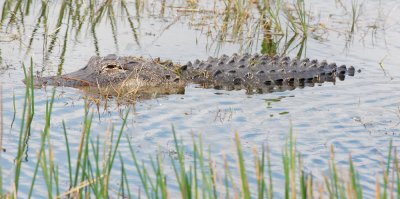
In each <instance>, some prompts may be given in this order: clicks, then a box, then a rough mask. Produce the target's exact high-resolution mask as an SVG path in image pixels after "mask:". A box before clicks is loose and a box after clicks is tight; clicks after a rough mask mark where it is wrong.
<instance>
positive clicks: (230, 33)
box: [0, 0, 400, 198]
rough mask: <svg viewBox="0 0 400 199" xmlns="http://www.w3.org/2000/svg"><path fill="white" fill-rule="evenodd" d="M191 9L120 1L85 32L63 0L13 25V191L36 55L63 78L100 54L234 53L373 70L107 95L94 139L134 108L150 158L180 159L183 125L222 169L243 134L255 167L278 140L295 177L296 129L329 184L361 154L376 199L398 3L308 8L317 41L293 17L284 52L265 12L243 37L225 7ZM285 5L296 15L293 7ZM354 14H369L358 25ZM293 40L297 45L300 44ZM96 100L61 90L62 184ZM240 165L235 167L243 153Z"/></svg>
mask: <svg viewBox="0 0 400 199" xmlns="http://www.w3.org/2000/svg"><path fill="white" fill-rule="evenodd" d="M137 2H139V5H138V4H137ZM188 2H189V1H171V2H169V1H167V2H165V1H143V2H142V1H133V2H129V1H128V2H127V3H126V4H125V5H124V6H126V10H125V9H123V7H124V6H122V5H120V3H115V5H114V6H112V8H113V10H112V9H109V10H107V11H106V14H104V16H102V17H100V19H99V21H98V22H97V24H96V25H95V28H92V27H91V24H87V22H83V25H82V27H81V30H79V31H77V30H76V29H77V27H78V25H77V24H74V25H73V24H72V22H71V21H72V20H69V19H67V18H65V19H64V20H63V21H62V23H61V26H60V28H57V19H58V17H59V14H60V12H59V10H60V7H61V3H57V2H50V3H49V5H48V9H47V10H46V11H45V12H47V15H48V17H47V18H46V19H42V20H41V21H40V22H38V18H39V17H40V13H41V9H42V3H41V2H40V1H33V3H32V5H31V8H30V12H29V13H24V15H23V19H21V17H17V18H16V19H15V22H12V23H9V21H10V19H11V18H7V19H6V20H5V21H4V22H3V24H2V27H1V29H0V68H1V70H0V81H1V85H2V90H3V91H2V97H3V104H4V106H3V110H2V113H3V117H4V122H3V135H2V145H3V146H2V147H3V148H4V149H5V152H2V153H1V161H0V162H1V163H0V165H1V168H2V170H3V184H4V185H8V184H11V182H12V179H13V169H14V159H15V157H16V153H17V146H18V139H19V127H20V125H19V124H20V123H21V118H22V107H23V102H24V95H25V85H24V84H23V82H22V80H23V79H24V73H23V70H22V65H23V64H25V65H29V61H30V59H31V58H32V61H33V64H34V65H33V68H34V71H35V74H36V73H40V74H41V75H55V74H57V72H58V71H61V72H62V73H68V72H72V71H75V70H77V69H79V68H81V67H83V66H85V65H86V63H87V61H88V60H89V58H90V57H91V56H93V55H101V56H105V55H107V54H118V55H121V56H124V55H135V56H144V57H148V58H154V57H161V58H162V59H170V60H173V61H175V62H180V63H185V62H187V61H193V60H195V59H200V60H201V59H207V58H208V56H220V55H222V54H228V55H229V54H233V53H244V52H249V53H265V52H270V54H274V52H275V53H277V54H280V53H285V54H288V55H290V56H292V57H293V56H296V55H298V54H300V55H301V57H309V58H311V59H320V60H323V59H326V60H328V61H330V62H336V63H337V64H339V65H340V64H346V65H348V66H350V65H353V66H354V67H355V68H356V70H360V71H361V72H359V73H356V75H355V76H354V77H346V79H345V81H339V80H337V81H336V82H335V83H332V82H328V83H324V84H322V85H315V86H313V87H305V88H297V89H295V90H291V91H284V92H273V93H265V94H253V95H248V94H246V92H245V91H243V90H241V91H224V90H215V89H204V88H201V87H200V86H198V85H188V86H187V87H186V89H185V93H184V94H179V95H178V94H177V95H168V96H162V97H158V98H154V99H146V100H139V101H138V102H137V103H135V104H134V105H128V104H122V105H121V104H118V103H117V102H116V101H115V100H114V99H112V98H111V99H108V100H107V102H106V100H104V99H103V100H100V101H99V104H98V106H96V105H95V104H94V103H92V105H91V106H90V109H92V112H93V114H94V118H93V124H92V132H93V134H92V135H91V136H92V137H93V139H96V136H99V138H100V140H101V138H104V137H105V136H106V129H107V128H108V127H110V126H111V124H113V125H114V126H115V128H116V129H118V127H119V126H120V125H121V122H122V119H121V117H122V115H123V114H124V113H125V112H126V111H127V110H128V109H130V110H131V111H130V114H129V117H128V122H127V127H126V129H125V134H126V135H127V136H128V137H129V139H130V140H131V141H132V143H133V145H134V147H136V148H135V149H136V152H137V154H138V159H141V160H144V162H145V163H149V156H150V155H154V154H156V153H161V154H164V155H165V156H168V155H169V154H171V151H173V146H172V140H173V136H172V128H171V127H172V126H174V128H175V129H176V132H177V135H178V137H179V138H181V139H182V140H183V142H184V144H185V146H187V150H188V154H190V146H191V143H192V139H193V137H194V138H198V137H202V139H203V142H204V145H205V146H206V147H207V148H208V147H210V153H211V155H212V157H213V158H214V159H215V160H216V164H217V165H222V164H223V161H222V157H223V155H224V154H230V153H234V150H235V149H234V142H233V138H234V134H235V133H238V135H239V137H240V138H241V141H242V144H243V146H244V150H245V154H246V156H247V157H249V159H248V162H247V164H249V165H252V164H253V159H252V158H251V157H252V149H253V148H258V149H259V148H260V147H261V146H262V145H268V147H269V150H270V153H271V161H272V162H271V163H272V171H273V176H274V180H276V181H277V182H283V180H284V178H283V176H282V170H283V169H282V160H281V158H282V156H281V155H282V148H283V146H284V144H285V140H286V138H287V137H288V134H289V131H290V128H292V129H293V133H294V137H295V138H296V140H297V150H298V151H299V152H301V156H302V158H303V164H304V167H305V169H306V170H307V171H309V172H312V174H313V175H314V176H315V177H316V179H317V180H323V174H324V173H326V172H327V170H328V164H327V163H328V160H329V157H330V153H329V151H330V146H331V145H333V146H334V148H335V154H336V156H335V158H336V161H337V162H338V165H339V166H340V167H341V169H340V172H345V170H347V167H346V165H347V163H348V158H349V154H351V156H352V158H353V160H354V163H355V166H356V167H357V169H358V171H359V172H360V180H361V184H362V186H363V187H364V188H365V189H364V190H365V194H366V195H365V196H366V197H372V196H373V191H374V189H375V180H376V175H377V174H378V173H380V172H382V169H383V166H382V162H383V161H385V159H386V157H387V154H388V146H389V141H390V140H393V145H394V146H399V144H400V138H399V133H400V131H399V124H400V108H399V107H400V92H399V91H400V68H399V67H400V61H399V58H398V55H399V54H400V44H399V42H398V41H399V39H400V34H399V33H400V14H399V9H400V8H399V7H398V5H399V4H398V1H397V0H385V1H376V0H365V1H358V2H356V1H352V2H350V1H343V2H341V1H335V0H329V1H317V0H310V1H306V4H305V8H306V10H307V11H308V13H307V16H308V17H309V25H310V28H309V29H308V31H307V39H306V40H303V39H302V38H304V37H303V36H301V33H300V34H299V35H297V36H293V34H291V33H290V28H286V27H287V26H289V25H288V24H285V23H286V22H285V20H284V18H283V19H282V24H283V25H282V27H283V28H282V29H283V32H285V31H286V30H289V32H285V33H287V34H284V35H280V34H276V35H274V34H273V36H272V38H271V40H270V41H271V42H274V43H273V44H274V45H269V46H268V45H263V44H265V34H264V33H265V32H264V30H263V28H260V26H259V25H257V23H258V21H257V20H258V19H259V18H258V13H257V12H258V11H257V10H256V8H252V9H251V10H252V12H253V13H252V14H251V15H250V17H249V18H248V20H247V21H246V22H242V23H243V24H242V26H241V27H240V28H239V30H237V29H235V26H236V24H235V19H231V21H229V20H228V22H226V23H227V26H226V27H227V28H226V29H224V28H223V24H224V23H225V22H224V17H225V15H224V8H225V6H224V3H223V2H222V1H221V2H220V1H199V2H198V4H197V5H191V6H189V5H187V4H188ZM0 5H4V0H0ZM100 5H101V4H100V3H99V5H96V6H100ZM285 6H286V7H287V9H290V8H291V4H290V3H288V4H285ZM253 7H256V6H253ZM353 7H356V8H357V9H358V10H357V11H358V12H357V14H356V15H357V17H356V20H355V23H354V24H355V27H354V29H353V30H352V24H353V19H352V18H353V14H352V8H353ZM126 11H128V12H129V13H128V12H126ZM107 12H108V13H107ZM110 12H111V14H110ZM21 16H22V15H21ZM110 16H112V17H110ZM228 17H232V18H233V17H234V16H233V15H231V16H228ZM127 19H129V20H127ZM44 20H45V21H46V23H47V25H44V22H43V21H44ZM37 24H40V25H39V26H36V25H37ZM74 26H75V27H74ZM285 29H286V30H285ZM273 31H274V30H272V32H273ZM292 38H293V42H292V43H288V41H289V40H290V39H292ZM271 46H276V48H274V47H271ZM285 49H287V50H285ZM52 89H53V88H52V87H46V88H38V89H35V116H34V121H33V124H32V133H31V135H30V137H29V139H28V140H27V141H26V142H27V143H28V146H29V147H28V149H27V150H26V152H25V154H26V155H25V157H24V163H23V166H22V173H21V185H20V192H19V194H20V195H19V196H20V197H21V198H23V197H24V196H26V195H24V194H26V192H27V190H28V189H29V186H30V183H31V181H30V180H26V181H24V179H30V176H32V173H33V172H34V169H35V161H36V159H37V157H36V154H37V152H38V150H39V147H40V143H41V134H40V132H41V131H43V126H44V123H45V120H44V117H45V107H46V102H47V100H48V99H49V98H50V96H51V94H52ZM14 96H15V108H16V109H15V110H14V100H13V98H14ZM92 97H93V96H90V95H88V94H86V93H85V92H84V91H82V90H79V89H75V88H64V87H58V88H56V98H55V101H54V105H53V113H52V120H51V129H50V132H51V141H52V146H51V147H52V148H53V149H54V158H55V162H56V163H57V164H58V165H59V173H60V184H61V185H63V183H64V185H65V186H67V185H66V179H67V165H66V163H65V161H66V158H67V155H66V148H65V142H64V134H63V128H62V121H65V124H66V127H67V133H68V138H69V142H70V147H71V153H72V154H73V155H72V157H76V156H75V155H74V154H76V153H77V148H78V145H79V141H80V140H79V139H80V135H81V132H82V131H81V129H82V122H83V117H84V116H83V115H84V106H85V101H90V99H91V98H92ZM88 98H90V99H88ZM14 114H15V116H14ZM119 151H120V152H121V154H122V155H123V156H124V154H128V151H129V149H128V146H127V143H126V141H122V143H121V145H120V148H119ZM187 159H188V161H190V159H191V156H190V155H187ZM165 161H166V162H168V160H165ZM228 161H229V162H230V164H231V165H235V159H234V158H230V159H228ZM129 163H131V162H130V161H128V160H127V161H126V165H125V166H126V169H127V170H128V171H129V172H128V173H129V176H128V178H129V180H130V181H131V182H132V183H131V184H133V185H135V184H137V186H139V184H140V181H139V179H138V176H137V173H136V170H135V168H134V166H133V164H129ZM167 165H168V164H167ZM115 167H118V165H116V166H115ZM166 167H167V168H166V172H167V176H168V175H173V171H172V169H171V166H166ZM117 170H118V168H117ZM114 180H115V184H118V183H119V178H116V179H114ZM250 183H251V184H254V183H255V181H254V179H250ZM278 184H279V183H278ZM282 185H283V183H282ZM170 186H171V189H172V190H176V191H177V190H178V188H177V186H174V185H173V183H171V184H170ZM5 188H7V189H12V187H5ZM282 189H283V186H282V187H279V186H276V187H275V190H274V191H275V192H276V194H277V195H278V196H279V195H280V194H282ZM24 190H25V191H24ZM45 194H46V192H45V184H44V182H41V183H37V184H36V185H35V192H34V196H35V197H38V198H39V197H42V196H43V195H45Z"/></svg>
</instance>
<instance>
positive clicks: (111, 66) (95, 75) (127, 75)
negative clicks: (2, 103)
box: [34, 55, 185, 94]
mask: <svg viewBox="0 0 400 199" xmlns="http://www.w3.org/2000/svg"><path fill="white" fill-rule="evenodd" d="M174 67H175V66H174V65H173V64H172V63H169V64H167V63H160V61H159V60H157V59H156V60H150V59H143V58H141V57H132V56H125V57H119V56H116V55H107V56H105V57H99V56H93V57H91V58H90V60H89V62H88V63H87V65H86V66H85V67H83V68H81V69H79V70H77V71H75V72H72V73H67V74H64V75H59V76H49V77H35V78H34V82H35V83H34V84H35V85H36V86H46V85H49V86H65V87H76V88H88V87H90V88H102V89H104V88H110V87H111V88H113V89H118V90H119V89H121V88H129V90H130V91H132V92H138V91H141V92H143V93H146V92H151V93H160V94H169V93H181V92H183V91H182V89H184V86H185V85H184V81H182V80H181V79H180V77H179V75H177V74H176V72H175V69H174ZM135 89H136V91H135Z"/></svg>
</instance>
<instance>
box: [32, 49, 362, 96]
mask: <svg viewBox="0 0 400 199" xmlns="http://www.w3.org/2000/svg"><path fill="white" fill-rule="evenodd" d="M354 73H355V69H354V67H353V66H350V67H346V66H345V65H342V66H340V67H337V65H336V64H335V63H330V64H328V63H327V62H326V61H318V60H310V59H308V58H305V59H302V60H300V59H297V58H294V59H290V58H289V57H283V56H274V57H271V56H265V55H259V54H254V55H250V54H247V53H245V54H243V55H238V54H234V55H232V56H227V55H222V56H221V57H219V58H213V57H210V58H208V60H206V61H200V60H195V61H194V62H193V63H192V62H188V63H187V64H185V65H181V64H176V63H173V62H171V61H164V62H161V61H160V60H159V59H154V60H153V59H145V58H142V57H133V56H132V57H131V56H125V57H119V56H116V55H108V56H105V57H99V56H94V57H92V58H91V59H90V60H89V62H88V64H87V65H86V66H85V67H84V68H82V69H80V70H78V71H75V72H72V73H68V74H65V75H60V76H51V77H36V78H35V84H36V85H37V86H43V85H52V86H68V87H78V88H88V87H89V88H93V87H94V88H99V89H102V88H105V87H107V88H112V89H114V90H118V91H120V89H121V88H125V91H129V92H130V93H133V94H137V95H141V96H145V95H146V94H155V93H156V94H173V93H184V88H185V86H186V85H187V84H188V83H194V84H200V85H202V86H203V87H205V88H215V89H225V90H240V89H245V90H246V91H247V93H249V94H252V93H268V92H276V91H284V90H292V89H294V88H296V87H300V88H301V87H305V86H314V85H315V84H320V83H323V82H326V81H327V82H335V81H336V77H338V78H339V80H344V78H345V75H349V76H354ZM126 88H129V89H127V90H126ZM117 94H118V95H119V94H120V92H117Z"/></svg>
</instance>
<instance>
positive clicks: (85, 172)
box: [0, 63, 400, 198]
mask: <svg viewBox="0 0 400 199" xmlns="http://www.w3.org/2000/svg"><path fill="white" fill-rule="evenodd" d="M32 70H33V67H32V63H31V64H30V68H29V69H25V67H24V71H25V75H26V77H28V78H27V86H26V90H25V100H24V106H23V107H22V115H21V124H20V133H19V144H18V152H17V154H16V157H15V162H14V168H13V170H14V172H15V173H14V175H13V176H14V178H13V180H12V181H11V184H5V183H4V178H3V174H4V173H5V172H9V171H4V170H2V168H1V167H0V197H2V198H19V197H21V194H23V195H24V197H27V198H31V197H32V196H34V194H35V191H36V190H37V189H35V187H36V186H38V185H37V183H41V182H44V189H45V191H46V196H47V197H48V198H89V197H95V198H110V197H112V198H132V197H133V198H137V197H138V198H141V197H145V198H174V197H176V196H180V197H181V198H282V197H284V198H297V197H298V198H313V197H319V198H363V189H364V187H363V186H362V184H361V182H360V178H361V177H362V176H361V174H359V173H358V172H357V169H356V166H355V164H354V163H353V160H352V158H351V155H350V156H349V160H348V164H347V169H340V168H339V167H338V166H337V165H336V161H335V152H334V146H331V157H330V160H329V166H328V168H329V169H328V172H326V173H323V174H322V176H323V178H320V177H318V176H320V175H321V174H315V173H311V172H308V171H307V167H306V165H304V164H303V161H302V156H301V153H300V152H299V151H298V150H297V149H296V140H295V139H294V138H293V134H292V129H290V133H289V136H288V139H287V140H286V144H285V145H284V148H283V150H282V154H281V158H282V162H281V165H282V168H283V171H273V170H272V167H271V164H272V162H271V159H270V155H269V151H268V147H267V146H262V147H256V148H253V154H254V157H253V159H251V158H250V157H249V156H247V155H245V154H248V153H249V152H248V151H247V150H244V149H242V144H241V141H240V138H239V135H238V134H235V138H234V146H235V147H234V151H232V153H230V154H226V155H224V156H223V166H222V168H220V166H218V165H217V162H218V161H217V159H218V157H214V156H213V155H212V154H211V152H210V149H208V153H207V149H206V148H205V147H204V143H203V142H202V139H201V137H200V138H197V139H195V138H193V143H192V144H191V146H190V147H187V146H186V145H184V143H183V142H181V141H180V140H179V138H178V137H177V135H176V133H175V130H174V128H172V135H173V145H174V147H173V149H171V151H170V152H169V153H168V158H163V154H162V153H161V152H160V153H158V154H156V155H154V156H151V157H150V159H149V161H141V160H139V159H138V158H137V154H136V150H137V149H136V148H135V146H134V145H132V143H131V139H132V138H130V137H129V136H128V134H127V132H126V130H125V125H126V122H127V119H128V116H129V110H128V111H125V113H124V116H123V119H122V124H121V126H120V127H119V130H117V131H116V130H115V129H114V126H111V127H110V128H109V129H107V130H106V132H104V133H105V135H106V136H105V137H104V140H100V139H99V137H96V138H93V136H92V135H91V133H92V130H91V127H92V119H93V112H92V111H90V106H85V111H84V112H85V114H84V119H83V123H82V131H81V137H80V141H79V148H78V150H77V151H78V152H77V154H72V153H71V146H70V144H69V137H68V132H67V127H66V125H65V123H64V122H62V127H63V132H64V138H65V147H66V148H65V152H66V153H67V155H66V156H67V161H66V163H65V162H64V163H62V162H59V161H56V160H55V159H56V158H55V157H54V151H53V147H52V146H53V144H54V143H53V142H54V141H52V139H51V128H50V127H51V125H54V124H51V121H52V120H51V117H52V109H53V103H54V97H55V93H56V91H55V90H53V92H52V95H51V98H50V99H49V100H48V101H47V103H46V111H45V118H44V120H45V124H44V126H43V130H42V131H41V132H40V133H41V142H40V144H39V149H38V151H37V159H36V160H33V161H34V164H35V165H36V166H35V169H34V172H33V173H32V174H30V175H29V176H24V180H28V181H30V183H29V184H30V186H29V189H28V190H27V192H26V193H21V189H20V184H21V167H22V165H23V164H24V161H23V159H24V157H23V156H24V151H25V150H27V142H26V139H28V138H29V136H30V135H31V134H36V133H39V132H34V131H32V130H31V125H32V120H33V117H34V116H35V100H34V99H35V93H34V88H33V73H32ZM123 139H126V142H127V143H128V146H127V147H128V148H129V154H121V151H120V148H119V147H120V143H121V141H122V140H123ZM257 148H258V149H257ZM388 151H389V152H388V155H387V160H386V161H385V163H384V167H383V168H382V172H381V173H379V174H377V178H376V188H375V195H376V198H388V197H390V198H394V197H395V196H397V197H398V196H400V189H399V188H400V168H399V159H398V155H397V150H396V147H393V146H392V143H391V142H390V144H389V150H388ZM232 158H234V159H236V167H235V166H231V165H229V162H228V161H227V159H232ZM73 160H75V161H73ZM252 160H253V163H252V164H249V162H251V161H252ZM127 162H129V163H131V164H133V165H134V168H135V169H134V170H132V169H127V168H128V167H129V166H128V165H127V164H128V163H127ZM273 164H277V163H276V162H274V163H273ZM61 165H67V168H68V169H67V171H66V173H67V174H66V175H67V176H68V177H67V179H66V180H65V181H66V182H64V181H62V182H61V181H60V172H61V171H60V170H59V168H60V166H61ZM167 165H170V166H171V167H172V170H173V172H172V173H171V174H167V173H166V172H165V169H166V167H168V166H167ZM249 165H253V166H252V167H253V168H251V167H250V166H249ZM130 168H132V167H130ZM276 173H279V174H280V175H282V176H284V177H283V182H281V181H278V182H277V181H276V179H274V175H273V174H276ZM27 178H28V179H27ZM134 178H138V179H137V180H135V179H134ZM114 179H118V183H116V184H115V181H114ZM321 179H323V180H321ZM133 181H136V182H139V181H140V183H139V184H134V183H133ZM25 184H26V183H25ZM65 184H66V185H67V186H65ZM111 186H112V187H113V188H111ZM115 187H116V188H115ZM173 187H175V188H173ZM277 187H279V188H281V187H283V189H280V190H283V192H282V193H280V192H277V191H276V188H277ZM24 191H25V190H24ZM42 191H43V190H42Z"/></svg>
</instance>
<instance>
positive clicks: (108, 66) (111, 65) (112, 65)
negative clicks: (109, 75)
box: [106, 64, 119, 69]
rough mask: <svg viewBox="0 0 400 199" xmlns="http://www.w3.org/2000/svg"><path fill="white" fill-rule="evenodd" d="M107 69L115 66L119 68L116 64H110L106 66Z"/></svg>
mask: <svg viewBox="0 0 400 199" xmlns="http://www.w3.org/2000/svg"><path fill="white" fill-rule="evenodd" d="M106 68H107V69H114V68H119V67H118V66H117V65H116V64H108V65H107V66H106Z"/></svg>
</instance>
